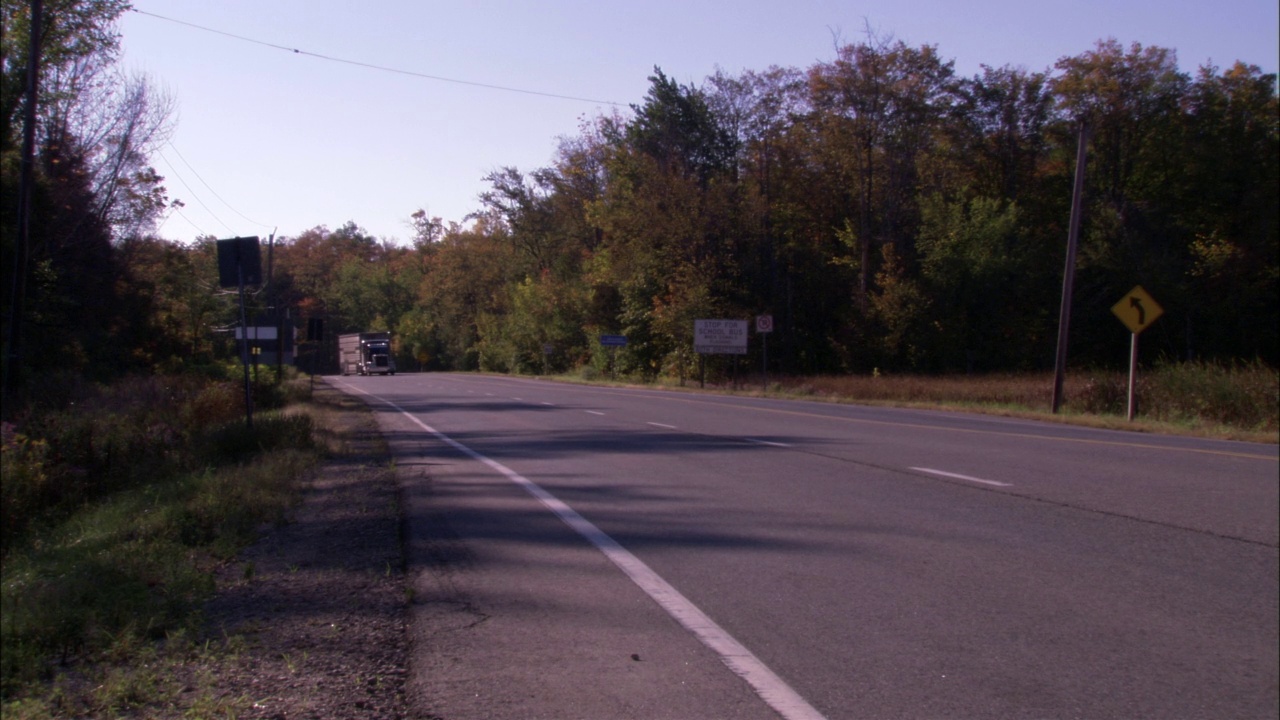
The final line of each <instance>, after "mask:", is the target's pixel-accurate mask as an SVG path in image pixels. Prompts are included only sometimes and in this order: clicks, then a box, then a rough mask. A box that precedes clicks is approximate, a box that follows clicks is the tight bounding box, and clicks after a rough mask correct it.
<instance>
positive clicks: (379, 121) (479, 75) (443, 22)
mask: <svg viewBox="0 0 1280 720" xmlns="http://www.w3.org/2000/svg"><path fill="white" fill-rule="evenodd" d="M135 7H136V8H137V9H138V10H141V11H145V12H147V13H154V14H155V15H161V16H164V17H166V18H171V19H173V20H179V21H182V22H184V23H190V24H193V25H199V26H203V27H205V28H211V29H214V30H218V31H221V32H224V33H229V34H231V35H237V36H242V37H244V38H250V39H253V40H256V41H260V42H262V43H269V44H272V45H277V46H283V47H285V48H295V49H298V50H301V51H304V52H306V53H314V54H316V55H324V56H328V57H332V58H338V59H342V60H347V61H353V62H359V63H367V64H370V65H379V66H385V67H389V68H395V69H398V70H404V71H407V72H411V73H420V74H423V75H431V76H436V77H439V78H447V79H450V80H456V81H461V82H448V81H444V80H432V79H426V78H422V77H417V76H413V75H405V74H397V73H392V72H385V71H379V70H374V69H369V68H365V67H359V66H355V65H351V64H346V63H340V62H333V61H329V60H323V59H318V58H316V57H313V56H309V55H304V54H295V53H291V52H287V51H284V50H280V49H276V48H272V47H267V46H264V45H262V44H256V43H253V42H247V41H245V40H241V39H236V38H233V37H228V36H227V35H220V34H216V33H213V32H208V31H206V30H201V29H197V28H194V27H190V26H189V25H183V24H178V23H175V22H171V21H167V20H162V19H158V18H156V17H153V16H149V15H143V14H140V13H135V12H130V13H126V14H125V16H124V17H123V18H122V20H121V23H120V31H121V33H122V35H123V38H122V42H123V47H124V55H123V62H124V65H125V67H126V68H128V69H130V70H134V71H140V72H145V73H146V74H148V75H149V76H150V77H151V78H152V80H153V81H154V83H155V84H156V85H158V86H160V87H162V88H165V89H166V90H167V91H168V92H169V93H171V94H172V95H173V96H174V97H175V98H176V100H177V104H178V118H177V128H176V132H175V133H174V135H173V137H172V139H171V141H170V145H169V146H166V147H165V148H164V149H163V150H162V153H161V156H160V157H157V158H156V159H155V161H156V162H155V165H156V168H157V170H159V171H160V173H161V174H162V175H164V176H165V177H166V179H167V180H166V185H167V187H168V188H169V191H170V194H171V196H173V197H177V198H180V199H182V200H183V202H184V203H186V207H185V208H183V209H182V214H173V215H172V216H170V217H169V219H168V220H167V221H166V222H165V224H164V225H163V226H162V227H161V229H160V234H161V235H162V236H163V237H167V238H170V239H173V240H180V241H184V242H185V241H190V240H192V239H194V238H195V237H196V236H197V235H200V234H204V233H207V234H212V235H216V236H218V237H231V236H234V235H261V236H263V237H265V236H266V235H268V234H269V233H271V231H272V230H273V229H274V228H278V229H279V230H278V232H279V234H280V235H283V236H293V235H296V234H298V233H300V232H302V231H303V230H306V229H308V228H311V227H314V226H317V225H326V226H328V227H329V228H330V229H333V228H337V227H339V226H340V225H342V224H343V223H345V222H347V221H348V220H352V221H355V222H356V223H357V224H359V225H360V226H362V227H363V228H365V229H366V230H367V231H368V232H370V233H372V234H373V235H375V236H377V237H380V238H383V239H388V240H399V241H408V240H409V239H410V238H411V236H412V233H411V231H410V229H409V226H408V220H409V216H410V215H411V214H412V213H413V212H414V211H415V210H417V209H419V208H422V209H425V210H426V211H427V212H428V214H430V215H437V216H440V217H442V218H444V219H445V220H446V221H462V220H463V218H464V216H466V215H467V214H468V213H470V212H473V211H475V210H477V209H478V208H479V207H480V203H479V201H478V200H477V195H478V194H479V193H480V192H482V191H483V190H485V189H486V187H487V186H486V184H485V183H484V182H483V177H484V176H485V175H486V174H488V173H489V172H491V171H493V170H496V169H498V168H501V167H503V166H515V167H518V168H520V169H521V170H524V171H530V170H533V169H536V168H539V167H544V166H547V165H549V164H550V162H551V160H552V157H553V153H554V151H555V148H556V142H557V138H558V137H561V136H572V135H576V134H577V133H578V127H579V124H580V123H581V122H582V121H583V119H585V118H590V117H594V116H596V115H598V114H600V113H604V112H611V111H612V110H613V106H610V105H609V104H607V103H610V102H612V103H617V104H618V109H619V110H621V111H622V112H624V113H626V112H629V108H628V106H629V105H630V104H632V103H639V102H641V101H642V99H643V97H644V95H645V93H646V92H647V90H648V85H649V83H648V79H647V78H648V76H649V75H650V74H651V73H652V70H653V67H654V66H655V65H656V66H659V67H661V68H662V70H663V71H664V72H665V73H666V74H667V75H669V76H670V77H672V78H674V79H675V80H677V81H679V82H681V83H684V84H701V83H702V82H703V80H704V79H705V78H706V77H707V76H708V75H711V74H713V73H714V72H715V70H716V68H717V67H719V68H722V69H723V70H725V71H726V72H729V73H731V74H736V73H738V72H741V71H743V70H764V69H766V68H768V67H769V66H771V65H779V66H789V67H797V68H807V67H809V66H811V65H813V64H814V63H815V62H819V61H828V60H830V59H831V58H832V57H833V56H834V47H835V42H836V38H840V39H843V40H844V41H845V42H852V41H857V40H858V39H859V38H861V37H862V33H863V31H864V28H865V27H867V26H868V25H869V26H870V27H871V28H873V29H874V30H875V31H877V32H878V33H879V34H881V35H891V36H893V37H895V38H897V39H901V40H903V41H905V42H907V43H908V44H911V45H916V46H918V45H922V44H931V45H936V46H937V47H938V50H939V52H940V54H941V55H942V56H943V57H944V58H947V59H951V60H954V61H955V67H956V71H957V72H958V73H959V74H961V75H964V76H972V75H974V74H976V73H977V72H979V71H980V66H981V65H984V64H985V65H991V66H997V67H998V66H1002V65H1018V66H1023V67H1026V68H1028V69H1031V70H1046V69H1049V68H1050V67H1051V66H1052V65H1053V64H1054V62H1056V61H1057V60H1058V59H1059V58H1061V57H1064V56H1072V55H1079V54H1081V53H1083V52H1086V51H1088V50H1090V49H1092V48H1093V46H1094V43H1095V42H1096V41H1097V40H1100V39H1105V38H1109V37H1111V38H1115V39H1116V40H1118V41H1120V42H1121V43H1122V44H1123V45H1125V46H1126V47H1127V46H1128V45H1129V44H1131V43H1133V42H1138V43H1141V44H1143V45H1144V46H1150V45H1155V46H1160V47H1166V48H1172V49H1174V50H1176V51H1177V54H1178V60H1179V64H1180V65H1181V66H1182V68H1183V69H1184V70H1186V71H1188V72H1194V71H1195V69H1196V68H1197V67H1199V66H1200V65H1203V64H1205V63H1208V62H1213V63H1214V64H1216V65H1219V66H1222V67H1226V66H1229V65H1230V64H1231V63H1233V62H1235V61H1236V60H1242V61H1244V62H1248V63H1252V64H1255V65H1258V66H1260V67H1261V68H1262V69H1263V70H1264V71H1266V72H1276V70H1277V65H1278V64H1280V39H1278V36H1280V30H1277V28H1280V7H1278V4H1277V2H1276V0H1162V1H1161V2H1156V1H1155V0H1086V1H1074V0H1065V1H1063V2H1055V3H1048V2H1044V3H1041V2H1014V1H1012V0H958V1H957V0H854V1H849V0H845V1H836V0H778V1H777V2H766V1H765V0H737V1H732V0H716V1H714V2H701V1H699V0H646V1H645V2H634V3H623V2H610V1H608V0H546V1H543V2H492V1H484V0H468V1H467V2H454V1H445V2H431V1H427V0H218V2H208V1H207V0H135ZM463 83H476V84H480V85H493V86H502V87H505V88H512V89H516V90H524V91H529V92H513V91H508V90H499V89H491V88H486V87H479V86H477V85H469V84H463ZM530 93H546V94H550V95H563V96H569V97H572V98H581V99H578V100H571V99H561V98H556V97H547V96H544V95H538V94H530Z"/></svg>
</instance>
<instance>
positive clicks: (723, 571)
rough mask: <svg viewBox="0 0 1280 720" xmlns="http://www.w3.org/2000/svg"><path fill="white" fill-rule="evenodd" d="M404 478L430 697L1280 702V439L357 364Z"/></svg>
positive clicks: (631, 710) (820, 702) (565, 714)
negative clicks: (386, 371) (1229, 438)
mask: <svg viewBox="0 0 1280 720" xmlns="http://www.w3.org/2000/svg"><path fill="white" fill-rule="evenodd" d="M332 381H333V382H334V383H335V384H336V385H337V386H339V387H342V388H344V389H346V390H347V391H349V392H353V393H359V394H361V395H362V396H363V397H365V398H366V400H367V401H368V402H369V404H370V405H371V406H372V407H373V408H374V410H375V412H376V414H377V417H378V419H379V424H380V426H381V428H382V430H383V432H384V434H385V435H386V437H387V438H388V440H389V442H390V445H391V448H392V451H393V454H394V456H395V458H396V463H397V467H398V469H399V472H400V473H401V478H402V482H403V484H404V504H405V506H404V510H405V513H406V518H407V520H406V533H407V536H406V537H407V540H406V541H407V544H408V547H409V560H410V572H411V575H410V577H411V582H412V587H413V593H414V602H413V614H414V617H413V633H414V643H415V660H414V664H413V667H412V668H411V681H410V687H411V689H412V693H413V699H414V701H415V702H416V703H417V704H418V706H419V710H420V711H421V712H423V713H424V714H425V715H426V716H427V717H439V718H447V719H448V720H460V719H465V718H537V717H545V718H572V717H580V718H777V717H786V718H815V717H827V718H1214V719H1217V718H1267V717H1272V718H1274V717H1277V714H1278V712H1280V711H1278V710H1277V704H1278V702H1280V697H1278V691H1277V676H1278V673H1280V669H1278V661H1277V654H1278V635H1277V625H1278V620H1277V618H1278V615H1280V603H1278V599H1277V596H1278V594H1280V577H1278V570H1277V564H1278V551H1277V546H1278V534H1280V520H1278V518H1280V507H1278V505H1280V500H1278V492H1277V489H1278V485H1280V481H1278V472H1280V462H1278V459H1277V448H1276V447H1275V446H1270V445H1253V444H1247V443H1232V442H1222V441H1208V440H1196V439H1185V438H1171V437H1163V436H1155V435H1143V434H1136V433H1124V432H1110V431H1098V430H1088V429H1080V428H1072V427H1067V426H1060V425H1055V424H1049V423H1038V422H1029V421H1022V420H1009V419H1000V418H991V417H982V416H974V415H965V414H956V413H938V412H926V411H913V410H893V409H881V408H866V407H855V406H842V405H833V404H823V403H809V402H796V401H783V400H771V399H759V398H743V397H718V396H711V395H703V394H690V393H680V392H670V391H666V392H664V391H655V390H628V389H617V388H597V387H582V386H574V385H566V384H558V383H551V382H545V381H537V380H520V379H511V378H502V377H486V376H475V375H454V374H423V375H397V376H395V377H372V378H356V377H351V378H334V379H332Z"/></svg>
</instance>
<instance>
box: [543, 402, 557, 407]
mask: <svg viewBox="0 0 1280 720" xmlns="http://www.w3.org/2000/svg"><path fill="white" fill-rule="evenodd" d="M542 404H543V405H546V406H547V407H555V406H556V404H555V403H549V402H546V401H545V400H544V401H543V402H542Z"/></svg>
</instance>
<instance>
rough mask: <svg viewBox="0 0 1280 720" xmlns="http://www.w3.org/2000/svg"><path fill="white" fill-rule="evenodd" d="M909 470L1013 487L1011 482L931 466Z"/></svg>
mask: <svg viewBox="0 0 1280 720" xmlns="http://www.w3.org/2000/svg"><path fill="white" fill-rule="evenodd" d="M910 469H911V470H915V471H916V472H922V473H928V474H930V475H937V476H939V477H945V478H951V479H953V480H964V481H965V482H975V483H981V484H983V485H994V486H995V487H1013V483H1007V482H997V481H995V480H983V479H982V478H976V477H970V476H969V475H958V474H956V473H950V472H946V471H944V470H933V469H931V468H922V467H913V468H910Z"/></svg>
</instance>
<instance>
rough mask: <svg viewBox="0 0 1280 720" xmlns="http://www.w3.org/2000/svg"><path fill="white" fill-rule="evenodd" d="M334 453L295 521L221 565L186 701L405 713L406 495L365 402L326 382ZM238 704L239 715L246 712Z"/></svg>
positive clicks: (258, 713) (280, 715)
mask: <svg viewBox="0 0 1280 720" xmlns="http://www.w3.org/2000/svg"><path fill="white" fill-rule="evenodd" d="M315 399H316V401H317V404H318V405H319V406H320V407H321V408H323V409H322V410H321V411H320V412H321V413H323V414H324V415H325V417H324V418H323V419H322V420H321V422H320V423H319V425H320V426H321V427H322V428H325V430H324V431H323V432H324V435H325V437H324V442H325V443H326V444H327V445H328V446H329V450H330V452H329V453H328V457H327V458H326V459H325V460H323V461H322V462H321V464H320V465H319V466H318V468H317V471H316V473H315V475H314V477H313V478H312V479H311V480H310V481H309V482H308V483H306V486H305V487H304V488H303V490H302V500H301V502H300V503H299V505H298V506H297V508H296V510H295V512H294V514H293V516H292V518H291V520H290V522H289V523H288V524H286V525H283V526H280V527H276V528H271V529H269V530H267V531H266V533H265V534H264V536H263V537H262V538H261V539H260V540H259V541H258V542H257V543H256V544H254V545H253V546H251V547H249V548H247V549H246V550H245V551H244V552H243V553H242V554H241V555H240V556H239V557H238V558H237V560H236V561H235V562H233V563H231V564H229V565H228V566H226V567H225V568H223V570H222V571H221V572H220V573H219V577H218V593H217V596H216V597H215V598H214V599H213V600H212V601H211V602H210V603H209V604H208V606H207V607H206V611H205V612H206V617H207V628H208V629H209V637H208V638H207V639H208V641H209V642H211V643H214V644H215V645H218V646H220V647H221V648H222V651H221V652H218V653H215V654H214V655H215V656H216V660H213V661H212V662H206V663H205V664H203V665H201V664H196V665H195V666H193V667H189V668H188V670H189V671H190V672H191V675H192V676H191V677H190V678H188V679H187V681H186V687H185V689H184V694H187V695H188V700H187V702H183V703H179V704H180V705H186V706H187V707H188V708H189V709H200V708H202V707H203V708H204V709H205V710H206V711H210V714H211V715H212V716H222V711H225V710H228V709H231V708H235V711H233V713H234V715H235V716H236V717H239V718H248V719H255V718H262V719H270V720H293V719H294V718H310V719H315V720H329V719H331V718H332V719H337V718H403V717H407V716H408V710H407V705H406V699H405V679H406V664H407V661H408V636H407V634H406V618H407V614H406V611H407V607H408V602H407V600H408V598H407V594H406V590H405V588H406V586H405V582H404V559H403V558H404V555H403V553H402V551H401V542H400V535H401V532H400V512H399V493H398V488H397V484H396V478H395V472H394V469H393V468H392V467H391V466H390V463H389V456H388V454H387V449H386V445H385V443H384V442H383V441H382V439H381V436H380V435H379V433H378V428H377V424H376V422H375V421H374V419H373V417H372V415H371V413H370V412H369V411H368V409H367V407H366V406H365V404H364V403H363V402H361V401H360V400H358V399H355V398H351V397H349V396H345V395H343V394H342V393H340V392H339V391H337V390H336V389H334V388H332V387H329V386H328V385H326V384H323V383H321V382H317V383H316V386H315ZM237 711H238V712H237Z"/></svg>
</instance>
